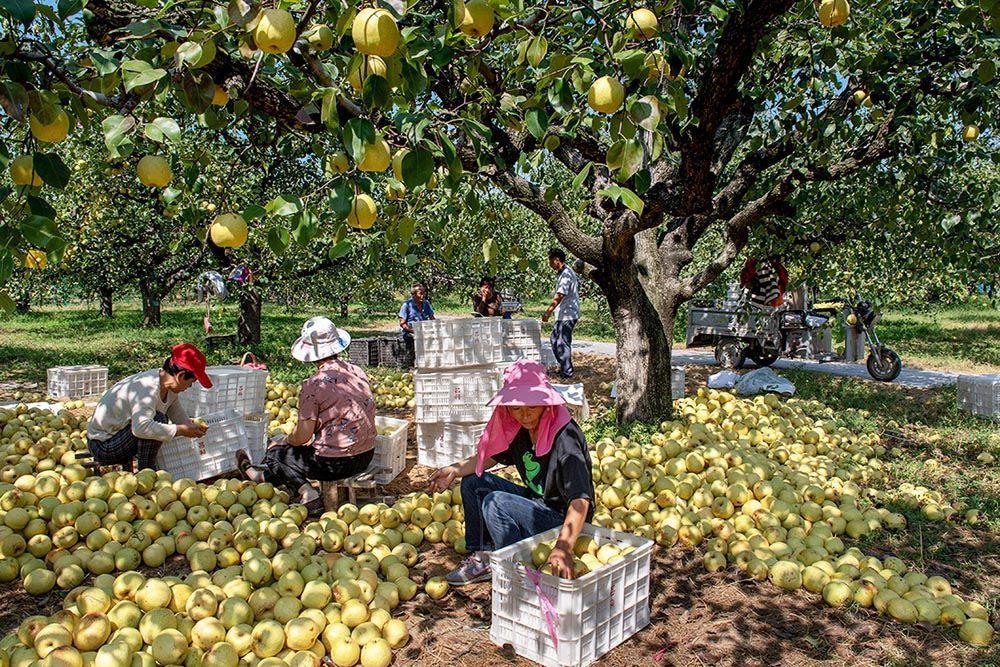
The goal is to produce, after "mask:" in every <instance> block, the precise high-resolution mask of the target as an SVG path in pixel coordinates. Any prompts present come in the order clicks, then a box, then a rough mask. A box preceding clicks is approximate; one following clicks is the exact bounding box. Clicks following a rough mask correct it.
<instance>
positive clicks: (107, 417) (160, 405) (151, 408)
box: [87, 343, 212, 470]
mask: <svg viewBox="0 0 1000 667" xmlns="http://www.w3.org/2000/svg"><path fill="white" fill-rule="evenodd" d="M195 381H197V382H198V383H199V384H201V386H203V387H205V388H206V389H208V388H210V387H211V386H212V381H211V380H209V379H208V374H207V373H205V355H204V354H202V353H201V351H200V350H198V348H196V347H195V346H194V345H191V344H190V343H184V344H182V345H175V346H174V347H173V349H171V351H170V358H168V359H167V360H166V361H164V362H163V367H162V368H160V369H153V370H150V371H143V372H142V373H136V374H135V375H130V376H129V377H127V378H125V379H124V380H120V381H119V382H117V383H116V384H115V385H114V386H113V387H111V389H109V390H108V391H107V392H106V393H105V394H104V396H102V397H101V402H100V403H98V404H97V409H96V410H95V411H94V416H93V417H92V418H91V420H90V424H88V426H87V447H88V449H90V453H91V454H92V455H93V457H94V460H95V461H97V463H101V464H123V465H124V464H127V465H131V464H132V461H133V460H134V459H136V458H138V459H139V467H138V469H139V470H143V469H145V468H151V469H155V468H156V453H157V452H158V451H160V445H162V444H163V443H164V442H169V441H170V440H172V439H173V438H174V437H176V436H181V437H185V438H198V437H201V436H203V435H205V430H206V429H205V427H204V426H201V425H199V424H196V423H195V422H193V421H192V420H191V419H190V418H189V417H188V415H187V413H186V412H185V411H184V408H183V407H182V406H181V403H180V400H179V398H180V393H181V392H183V391H186V390H187V389H189V388H190V387H191V385H193V384H194V383H195Z"/></svg>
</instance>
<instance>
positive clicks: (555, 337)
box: [550, 320, 577, 377]
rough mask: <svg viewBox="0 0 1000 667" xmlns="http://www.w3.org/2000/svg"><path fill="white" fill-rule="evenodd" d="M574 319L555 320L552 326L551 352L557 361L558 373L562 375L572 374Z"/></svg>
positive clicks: (568, 375)
mask: <svg viewBox="0 0 1000 667" xmlns="http://www.w3.org/2000/svg"><path fill="white" fill-rule="evenodd" d="M576 322H577V321H576V320H556V322H555V324H554V325H553V326H552V337H551V338H550V342H551V343H552V354H554V355H555V356H556V361H558V362H559V373H560V374H561V375H562V376H563V377H572V375H573V328H574V327H576Z"/></svg>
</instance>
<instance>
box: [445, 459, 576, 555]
mask: <svg viewBox="0 0 1000 667" xmlns="http://www.w3.org/2000/svg"><path fill="white" fill-rule="evenodd" d="M462 505H463V506H464V508H465V546H466V548H467V549H468V550H469V551H488V550H489V549H490V546H491V543H492V546H493V547H495V548H497V549H502V548H503V547H506V546H510V545H511V544H514V543H515V542H520V541H521V540H523V539H525V538H526V537H531V536H532V535H537V534H538V533H542V532H545V531H546V530H549V529H550V528H556V527H557V526H561V525H562V524H563V521H565V519H566V516H565V515H564V514H562V513H560V512H557V511H555V510H554V509H552V508H550V507H549V506H548V505H546V504H545V503H544V502H543V501H542V499H541V498H531V497H529V496H528V490H527V489H526V488H524V487H523V486H520V485H518V484H514V483H513V482H508V481H507V480H505V479H503V478H501V477H497V476H496V475H491V474H490V473H488V472H486V473H483V476H482V477H477V476H476V475H469V476H468V477H463V478H462Z"/></svg>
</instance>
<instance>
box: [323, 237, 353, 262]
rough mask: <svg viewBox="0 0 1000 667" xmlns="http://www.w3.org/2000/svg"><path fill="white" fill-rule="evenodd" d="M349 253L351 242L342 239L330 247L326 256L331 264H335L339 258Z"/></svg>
mask: <svg viewBox="0 0 1000 667" xmlns="http://www.w3.org/2000/svg"><path fill="white" fill-rule="evenodd" d="M349 252H351V242H350V240H349V239H344V240H343V241H340V242H339V243H337V244H336V245H334V246H331V248H330V250H329V252H327V256H328V257H329V258H330V261H331V262H336V261H337V260H338V259H340V258H341V257H346V256H347V254H348V253H349Z"/></svg>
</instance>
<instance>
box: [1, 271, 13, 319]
mask: <svg viewBox="0 0 1000 667" xmlns="http://www.w3.org/2000/svg"><path fill="white" fill-rule="evenodd" d="M0 261H2V260H0ZM15 308H17V304H15V303H14V300H13V299H12V298H10V294H8V293H7V290H3V291H2V292H0V310H2V311H4V312H5V313H13V312H14V309H15Z"/></svg>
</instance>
